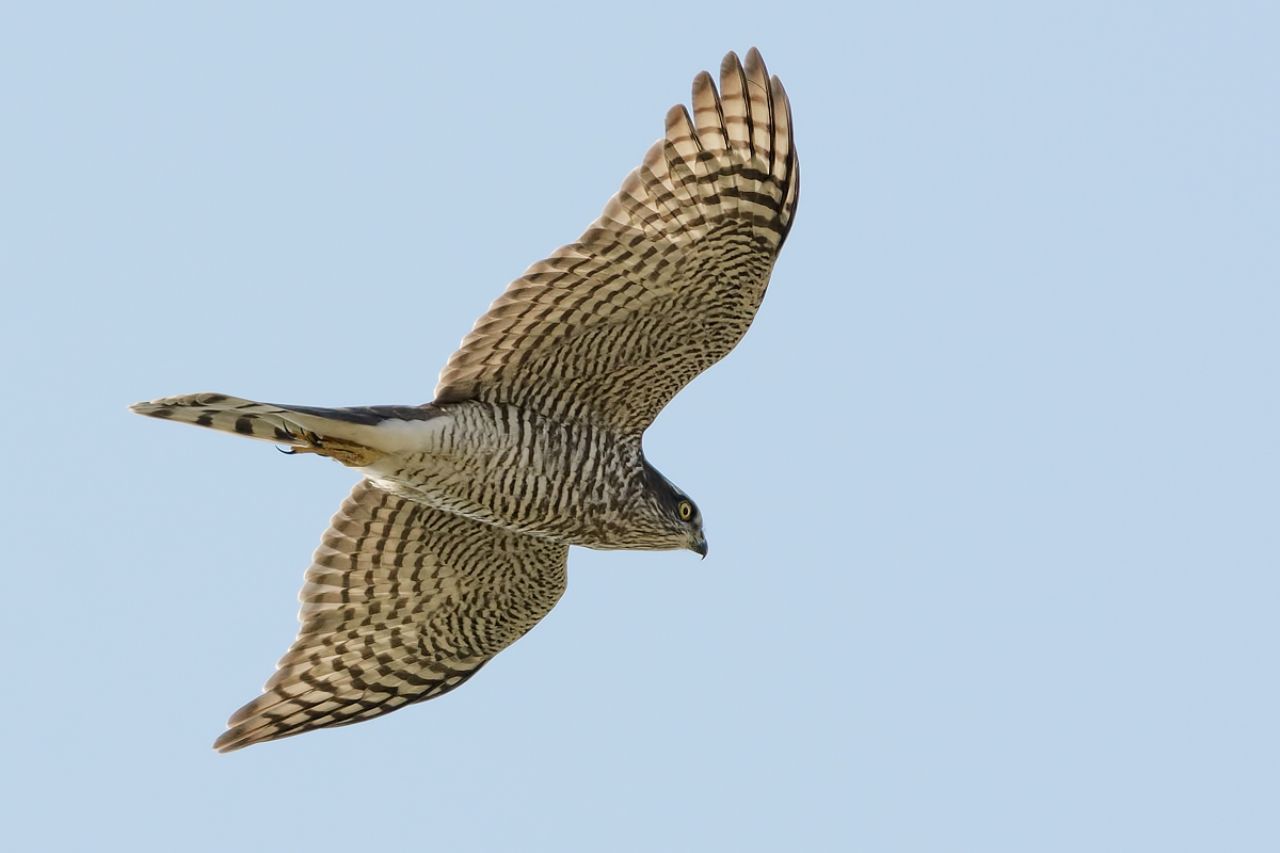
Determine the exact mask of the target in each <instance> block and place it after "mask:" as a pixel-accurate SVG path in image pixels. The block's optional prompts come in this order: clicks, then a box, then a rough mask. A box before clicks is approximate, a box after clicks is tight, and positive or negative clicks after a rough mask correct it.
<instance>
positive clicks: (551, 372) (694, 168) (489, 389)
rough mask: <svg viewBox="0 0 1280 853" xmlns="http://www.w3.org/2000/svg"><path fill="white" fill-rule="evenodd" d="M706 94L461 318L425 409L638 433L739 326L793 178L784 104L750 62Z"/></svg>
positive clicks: (785, 218)
mask: <svg viewBox="0 0 1280 853" xmlns="http://www.w3.org/2000/svg"><path fill="white" fill-rule="evenodd" d="M720 89H721V92H720V94H719V95H717V94H716V88H715V84H714V83H712V81H711V77H710V75H708V74H707V73H706V72H703V73H701V74H699V75H698V76H697V77H696V78H695V79H694V81H693V119H690V117H689V113H688V112H687V111H686V110H685V108H684V107H683V106H676V107H673V108H672V109H671V110H670V111H669V112H668V113H667V132H666V136H665V138H663V139H661V140H659V141H658V142H657V143H656V144H654V146H653V147H652V148H650V149H649V153H648V154H647V155H646V156H645V158H644V163H643V165H641V166H640V168H638V169H636V170H635V171H634V172H632V173H631V174H630V175H629V176H628V177H627V179H626V180H625V181H624V182H623V184H622V189H621V190H620V191H619V192H618V194H617V195H616V196H614V197H613V199H612V200H610V201H609V203H608V205H606V206H605V209H604V213H603V214H602V215H601V217H600V218H599V219H598V220H596V222H595V223H593V224H592V225H591V227H590V228H588V229H587V231H586V233H584V234H583V235H582V237H581V238H579V240H578V242H576V243H571V244H570V245H568V246H565V247H563V248H561V249H560V250H559V251H557V252H556V253H555V254H554V255H552V256H551V257H550V258H548V259H547V260H545V261H541V262H539V263H537V264H534V265H533V266H532V267H530V268H529V270H528V272H526V273H525V274H524V275H523V276H522V277H520V278H518V279H516V281H514V282H513V283H512V284H511V286H510V287H508V288H507V291H506V292H505V293H503V294H502V296H500V297H499V298H498V300H497V301H496V302H494V303H493V306H492V307H491V308H490V309H489V312H488V313H487V314H485V315H484V316H483V317H481V318H480V319H479V321H477V323H476V326H475V328H474V329H473V330H472V332H471V333H470V334H469V335H467V337H466V338H465V339H464V340H463V342H462V347H461V348H460V349H459V350H458V351H457V352H456V353H454V354H453V356H452V357H451V358H450V359H449V362H448V364H446V365H445V368H444V370H443V371H442V372H441V374H440V384H439V385H438V386H437V388H436V400H437V402H442V403H443V402H453V401H459V400H467V399H481V400H489V401H494V402H515V403H519V404H522V405H525V406H528V407H531V408H534V409H536V410H538V411H541V412H542V413H543V414H546V415H548V416H552V417H558V418H561V419H578V420H584V421H588V422H591V423H596V424H601V425H604V426H608V427H610V428H612V429H616V430H618V431H620V432H623V433H627V434H631V433H639V432H641V431H643V430H644V428H645V427H647V426H648V425H649V423H650V422H651V421H652V420H653V418H654V417H655V416H656V415H657V414H658V412H659V411H660V410H661V409H662V407H663V406H665V405H666V404H667V402H668V401H670V399H671V398H672V397H673V396H675V394H676V393H677V392H678V391H679V390H680V389H681V388H683V387H684V386H685V385H686V384H688V383H689V381H690V380H691V379H693V377H695V376H697V375H698V374H699V373H701V372H702V371H703V370H705V369H706V368H707V367H709V366H711V365H712V364H714V363H715V362H717V361H719V360H720V359H721V358H723V357H724V355H725V354H726V353H728V352H729V350H730V349H732V348H733V346H734V345H735V344H736V343H737V342H738V341H739V340H740V339H741V338H742V336H743V334H745V333H746V331H747V327H748V326H749V325H750V324H751V320H752V318H754V317H755V313H756V309H757V308H758V307H759V305H760V300H761V299H762V298H763V297H764V291H765V286H766V285H767V284H768V281H769V274H770V272H771V271H772V269H773V262H774V259H775V258H776V257H777V254H778V250H779V249H780V248H781V246H782V242H783V240H784V239H785V238H786V235H787V231H788V230H789V229H790V227H791V220H792V216H793V215H794V213H795V206H796V200H797V194H798V192H799V185H800V176H799V167H798V164H797V160H796V151H795V146H794V145H793V144H792V134H791V108H790V105H789V104H788V101H787V95H786V92H785V91H783V88H782V83H780V82H779V81H778V78H777V77H773V78H770V77H769V76H768V73H767V72H766V70H765V67H764V62H763V61H762V60H761V59H760V54H759V53H757V52H756V50H755V49H754V48H752V49H751V51H750V52H748V53H747V61H746V66H745V68H744V67H743V65H742V63H740V62H739V61H738V57H737V56H736V55H734V54H732V53H730V54H729V55H728V56H726V57H725V59H724V62H722V63H721V65H720Z"/></svg>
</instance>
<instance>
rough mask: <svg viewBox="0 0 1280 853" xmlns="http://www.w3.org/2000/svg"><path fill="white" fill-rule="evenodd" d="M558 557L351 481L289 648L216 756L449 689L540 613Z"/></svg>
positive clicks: (550, 600) (560, 570)
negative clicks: (222, 751)
mask: <svg viewBox="0 0 1280 853" xmlns="http://www.w3.org/2000/svg"><path fill="white" fill-rule="evenodd" d="M568 553H569V547H568V546H567V545H564V544H560V543H555V542H549V541H547V540H542V539H534V538H533V537H530V536H524V535H521V534H518V533H510V532H508V531H505V530H502V529H501V528H499V527H496V526H494V525H492V524H484V523H482V522H478V521H472V520H471V519H469V518H464V517H463V516H461V515H456V514H454V513H448V512H441V511H440V510H436V509H432V508H431V507H428V506H425V505H423V504H420V503H416V502H414V501H409V500H405V499H403V498H398V497H396V496H394V495H392V494H390V493H389V492H387V491H385V490H383V489H380V488H378V487H377V486H374V485H373V484H372V483H370V482H369V481H368V480H362V481H360V483H358V484H357V485H356V487H355V489H354V490H353V491H352V492H351V496H350V497H348V498H347V500H346V501H345V502H344V503H343V504H342V508H341V509H340V510H338V514H337V515H335V516H334V517H333V521H332V522H331V523H330V525H329V530H328V531H327V532H326V533H325V535H324V539H323V540H322V541H321V543H320V547H319V548H318V549H317V550H316V553H315V556H314V557H313V558H312V563H311V568H309V569H307V574H306V582H305V584H304V585H303V587H302V592H301V593H300V594H299V598H300V599H301V601H302V610H301V613H300V614H299V619H300V621H301V622H302V628H301V630H300V631H299V633H298V639H297V640H295V641H294V644H293V646H292V647H291V648H290V649H289V651H288V652H287V653H286V654H285V656H284V657H283V658H281V659H280V662H279V664H277V670H276V674H275V675H273V676H272V677H271V680H270V681H268V682H267V684H266V687H265V688H264V689H263V694H262V695H261V696H259V697H258V698H257V699H255V700H253V701H252V702H250V703H249V704H247V705H245V706H244V707H243V708H241V709H240V710H239V711H236V713H235V714H233V715H232V716H231V720H230V726H231V728H229V729H228V730H227V731H226V732H225V733H224V734H223V735H222V737H220V738H218V740H217V742H216V743H215V744H214V746H215V747H216V748H217V749H220V750H231V749H238V748H240V747H242V746H247V745H249V744H251V743H256V742H258V741H263V740H271V739H273V738H280V737H286V736H288V735H291V734H297V733H299V732H304V731H307V730H309V729H313V728H318V727H321V726H337V725H344V724H347V723H355V722H359V721H361V720H367V719H370V718H372V717H377V716H379V715H381V714H385V713H387V712H388V711H394V710H395V709H397V708H401V707H403V706H405V705H408V704H410V703H412V702H420V701H422V700H424V699H431V698H433V697H436V696H439V695H441V694H443V693H446V692H448V691H450V690H452V689H453V688H455V687H457V686H458V685H459V684H461V683H462V682H464V681H466V680H467V679H468V678H470V677H471V676H472V675H473V674H474V673H475V672H476V670H478V669H480V667H482V666H484V664H485V663H486V662H487V661H488V660H489V659H490V658H491V657H493V656H494V655H496V654H497V653H498V652H500V651H502V650H503V649H504V648H506V647H507V646H509V645H510V644H511V643H513V642H514V641H515V640H517V639H519V638H520V636H521V635H523V634H524V633H525V632H526V631H528V630H529V629H530V628H532V627H533V626H534V624H535V623H536V622H537V621H538V620H539V619H541V618H542V617H543V616H545V615H546V614H547V613H548V612H549V611H550V610H551V608H552V606H554V605H555V603H556V601H558V600H559V599H560V596H561V595H562V594H563V593H564V589H565V566H566V562H567V558H568Z"/></svg>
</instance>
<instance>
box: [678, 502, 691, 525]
mask: <svg viewBox="0 0 1280 853" xmlns="http://www.w3.org/2000/svg"><path fill="white" fill-rule="evenodd" d="M676 512H678V513H680V520H681V521H688V520H689V519H691V518H693V504H691V503H689V502H688V501H680V506H678V507H676Z"/></svg>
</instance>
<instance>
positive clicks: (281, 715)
mask: <svg viewBox="0 0 1280 853" xmlns="http://www.w3.org/2000/svg"><path fill="white" fill-rule="evenodd" d="M799 177H800V176H799V166H798V163H797V159H796V150H795V145H794V144H793V142H792V132H791V108H790V105H789V103H788V101H787V95H786V92H785V91H784V90H783V88H782V84H781V83H780V82H779V80H778V78H777V77H770V76H769V74H768V72H767V71H766V70H765V66H764V62H763V61H762V60H761V58H760V54H759V53H758V52H757V51H756V50H755V49H754V48H753V49H752V50H750V51H749V52H748V53H747V56H746V61H745V63H744V62H742V61H740V60H739V59H738V57H737V56H736V55H735V54H733V53H730V54H729V55H727V56H726V57H725V58H724V61H723V62H722V63H721V65H720V86H719V91H717V88H716V85H715V83H714V82H713V80H712V78H711V75H709V74H707V73H706V72H705V71H704V72H702V73H701V74H699V75H698V76H697V77H695V78H694V81H693V97H692V113H690V111H689V110H688V109H686V108H685V107H684V106H675V107H673V108H672V109H671V110H670V111H668V113H667V119H666V133H665V134H664V136H663V138H662V139H660V140H658V142H656V143H655V144H654V145H653V146H652V147H651V148H650V149H649V151H648V153H647V154H646V155H645V158H644V162H643V163H642V164H641V165H640V167H639V168H637V169H636V170H635V171H633V172H632V173H631V174H630V175H628V176H627V178H626V180H625V181H623V183H622V187H621V189H619V191H618V193H617V194H616V195H615V196H614V197H613V198H612V199H610V200H609V202H608V204H607V205H606V206H605V208H604V212H603V213H602V214H601V216H600V218H599V219H597V220H596V221H595V222H593V223H592V224H591V226H590V227H589V228H587V230H586V232H585V233H583V235H582V236H581V237H579V238H578V240H577V242H574V243H570V244H569V245H567V246H564V247H563V248H561V249H559V250H558V251H556V252H555V253H554V254H552V255H551V257H549V258H547V259H546V260H543V261H539V262H538V263H536V264H534V265H533V266H531V267H530V268H529V269H528V271H527V272H525V274H524V275H522V276H521V277H520V278H518V279H516V280H515V281H514V282H512V284H511V285H510V286H509V287H508V288H507V289H506V291H505V292H504V293H503V294H502V295H501V296H499V297H498V299H497V301H496V302H494V303H493V305H492V306H491V307H490V308H489V311H488V313H486V314H485V315H484V316H482V317H481V318H480V319H479V320H478V321H477V322H476V325H475V327H474V328H473V329H472V331H471V333H470V334H468V335H467V336H466V338H465V339H464V340H463V341H462V345H461V348H460V349H459V350H458V351H457V352H455V353H454V354H453V356H452V357H450V359H449V361H448V363H447V364H446V365H445V367H444V370H443V371H442V372H441V374H440V382H439V384H438V385H437V386H436V391H435V399H434V400H433V401H432V402H430V403H427V404H425V405H421V406H361V407H356V408H342V409H326V408H316V407H312V406H291V405H274V404H269V403H257V402H253V401H251V400H244V399H239V398H236V397H231V396H228V395H225V394H213V393H203V394H191V395H187V396H181V397H167V398H164V399H159V400H154V401H152V402H149V403H137V404H135V405H134V406H132V409H133V411H135V412H137V413H139V414H142V415H149V416H151V417H154V418H163V419H166V420H171V421H179V422H182V423H190V424H196V425H198V426H203V427H209V428H211V429H216V430H222V431H225V432H232V433H238V434H240V435H244V436H248V437H249V438H257V439H263V440H266V441H271V442H275V443H276V444H278V445H282V446H284V447H287V448H288V452H291V453H315V454H318V455H320V456H327V457H330V458H332V459H336V460H337V461H339V462H341V463H342V464H344V465H347V466H349V467H352V468H355V469H356V470H357V471H359V472H360V474H361V475H363V476H362V479H361V480H360V482H359V483H358V484H357V485H356V487H355V489H354V490H353V491H352V492H351V494H350V496H349V497H348V498H347V499H346V501H345V502H344V503H343V504H342V506H341V507H340V508H339V510H338V513H337V515H335V516H334V517H333V520H332V522H331V523H330V525H329V529H328V530H327V531H326V532H325V534H324V538H323V539H322V540H321V542H320V546H319V548H318V549H317V550H316V552H315V555H314V556H313V558H312V563H311V566H310V568H308V569H307V572H306V578H305V582H304V584H303V587H302V591H301V592H300V593H299V599H300V600H301V602H302V608H301V612H300V614H299V620H300V621H301V623H302V626H301V628H300V630H299V633H298V638H297V640H295V641H294V643H293V645H292V646H291V647H290V648H289V650H288V651H287V652H286V653H285V655H284V657H283V658H281V660H280V662H279V664H277V669H276V672H275V674H274V675H273V676H272V677H271V678H270V680H268V681H267V683H266V686H265V687H264V688H263V692H262V695H260V696H259V697H258V698H256V699H254V700H253V701H252V702H250V703H249V704H247V705H245V706H244V707H243V708H241V709H240V710H238V711H236V712H235V713H234V714H233V715H232V716H231V719H230V721H229V723H228V728H227V731H226V732H224V733H223V734H222V736H221V737H219V738H218V739H217V741H216V742H215V743H214V748H215V749H218V750H221V751H230V750H234V749H240V748H241V747H245V746H249V745H251V744H255V743H259V742H262V741H268V740H275V739H277V738H283V737H288V736H290V735H295V734H300V733H302V732H306V731H310V730H312V729H317V728H322V727H326V726H340V725H346V724H349V723H355V722H360V721H361V720H368V719H371V718H373V717H377V716H380V715H382V714H385V713H388V712H390V711H394V710H396V709H397V708H402V707H404V706H405V705H409V704H412V703H414V702H421V701H423V700H425V699H431V698H433V697H436V696H440V695H441V694H444V693H447V692H448V691H450V690H452V689H453V688H455V687H457V686H458V685H460V684H462V683H463V682H464V681H466V680H467V679H468V678H470V677H471V676H472V675H474V674H475V672H476V671H477V670H478V669H480V667H482V666H484V665H485V664H486V663H487V662H488V661H489V660H490V659H491V658H492V657H493V656H494V655H496V654H497V653H498V652H500V651H502V650H503V649H504V648H506V647H507V646H509V645H510V644H511V643H513V642H514V641H515V640H517V639H519V638H520V637H521V636H522V635H523V634H524V633H525V632H527V631H528V630H529V629H530V628H532V627H533V626H534V624H535V623H537V621H538V620H539V619H541V618H542V617H543V616H545V615H546V614H547V613H548V612H549V611H550V610H551V608H552V607H553V606H554V605H555V603H556V601H558V600H559V598H560V596H561V595H562V594H563V593H564V590H565V581H566V565H567V561H568V552H569V546H570V545H582V546H586V547H588V548H627V549H639V550H658V549H674V548H686V549H689V550H691V551H694V552H696V553H698V554H701V555H703V556H704V557H705V556H706V553H707V540H706V538H705V537H704V535H703V532H702V514H701V513H700V512H699V510H698V507H697V505H695V504H694V502H693V500H692V499H691V498H690V497H689V496H688V495H686V494H685V493H684V492H682V491H681V490H680V489H679V488H677V487H676V486H675V485H674V484H673V483H672V482H671V481H670V480H668V479H667V478H666V477H664V476H663V475H662V474H660V473H659V472H658V471H657V469H656V468H654V467H653V466H652V465H651V464H649V461H648V460H647V459H645V456H644V452H643V451H642V449H641V437H642V435H643V433H644V430H645V429H646V428H647V427H648V426H649V424H650V423H651V422H652V421H653V419H654V417H655V416H656V415H657V414H658V412H659V411H660V410H661V409H662V408H663V406H665V405H666V404H667V402H668V401H669V400H670V399H671V398H672V397H674V396H675V395H676V393H677V392H679V391H680V389H681V388H683V387H684V386H685V385H687V384H688V383H689V381H690V380H692V379H693V378H694V377H695V376H697V375H698V374H699V373H701V372H702V371H703V370H706V369H707V368H708V367H710V366H711V365H712V364H714V363H715V362H717V361H719V360H720V359H721V358H723V357H724V356H725V355H726V354H727V353H728V352H729V350H731V349H732V348H733V347H734V345H736V344H737V343H738V341H739V340H740V339H741V338H742V336H743V335H744V334H745V333H746V331H747V327H748V326H749V325H750V324H751V320H752V318H753V317H754V316H755V313H756V310H757V309H758V308H759V306H760V301H761V299H762V298H763V297H764V292H765V288H766V286H767V285H768V282H769V276H770V274H771V272H772V270H773V264H774V261H775V259H776V258H777V255H778V251H779V250H780V249H781V248H782V244H783V241H784V240H785V239H786V237H787V232H788V231H789V230H790V228H791V222H792V218H793V217H794V215H795V208H796V201H797V198H798V192H799V185H800V180H799Z"/></svg>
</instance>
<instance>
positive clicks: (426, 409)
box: [129, 392, 438, 468]
mask: <svg viewBox="0 0 1280 853" xmlns="http://www.w3.org/2000/svg"><path fill="white" fill-rule="evenodd" d="M129 408H130V410H132V411H134V412H137V413H138V414H140V415H146V416H148V417H152V418H162V419H164V420H170V421H178V422H179V423H184V424H195V425H196V426H202V427H208V428H210V429H216V430H221V431H222V432H230V433H235V434H237V435H243V436H247V437H248V438H257V439H261V440H263V441H270V442H272V443H274V444H278V445H285V446H287V447H289V448H292V450H293V452H296V453H318V454H320V455H321V456H328V457H331V458H333V459H336V460H338V461H339V462H341V463H342V464H344V465H350V466H352V467H355V468H361V467H364V466H366V465H370V464H372V463H373V462H375V461H377V460H378V459H379V458H381V457H382V456H383V455H384V453H385V452H386V447H385V445H386V443H387V438H389V437H390V436H389V435H388V434H387V433H386V432H381V433H379V431H378V429H377V428H378V426H379V425H380V424H383V423H384V422H387V421H402V422H403V421H422V420H429V419H430V418H432V417H434V416H435V415H436V414H438V410H436V409H435V408H434V407H432V406H366V407H361V408H350V409H322V408H313V407H311V406H281V405H275V404H273V403H258V402H255V401H253V400H244V399H241V398H239V397H229V396H227V395H226V394H214V393H209V392H205V393H201V394H187V395H185V396H181V397H164V398H161V399H159V400H152V401H151V402H149V403H134V404H133V405H132V406H130V407H129Z"/></svg>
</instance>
